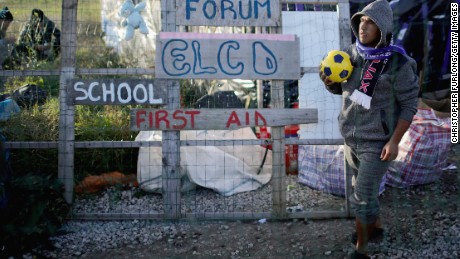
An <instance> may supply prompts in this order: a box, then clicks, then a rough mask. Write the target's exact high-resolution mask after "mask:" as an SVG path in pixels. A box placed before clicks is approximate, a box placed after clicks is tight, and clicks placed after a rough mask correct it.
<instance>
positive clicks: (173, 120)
mask: <svg viewBox="0 0 460 259" xmlns="http://www.w3.org/2000/svg"><path fill="white" fill-rule="evenodd" d="M317 122H318V110H317V109H177V110H162V109H132V110H131V130H133V131H139V130H219V129H238V128H243V127H254V126H284V125H290V124H306V123H317Z"/></svg>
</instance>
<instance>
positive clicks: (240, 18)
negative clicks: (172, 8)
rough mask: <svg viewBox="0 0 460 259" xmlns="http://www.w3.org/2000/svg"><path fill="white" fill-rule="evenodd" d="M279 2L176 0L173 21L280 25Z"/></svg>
mask: <svg viewBox="0 0 460 259" xmlns="http://www.w3.org/2000/svg"><path fill="white" fill-rule="evenodd" d="M184 2H185V3H184ZM280 6H281V5H280V1H279V0H212V1H211V0H185V1H176V23H177V25H204V26H280V25H281V24H280V20H281V10H280Z"/></svg>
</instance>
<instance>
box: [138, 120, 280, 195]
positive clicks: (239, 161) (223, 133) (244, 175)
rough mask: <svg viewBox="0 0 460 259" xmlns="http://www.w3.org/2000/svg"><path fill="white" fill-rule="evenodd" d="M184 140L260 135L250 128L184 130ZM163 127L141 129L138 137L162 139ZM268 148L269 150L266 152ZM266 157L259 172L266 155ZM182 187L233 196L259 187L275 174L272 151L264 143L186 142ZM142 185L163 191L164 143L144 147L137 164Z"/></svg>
mask: <svg viewBox="0 0 460 259" xmlns="http://www.w3.org/2000/svg"><path fill="white" fill-rule="evenodd" d="M180 138H181V140H230V139H257V138H256V136H255V134H254V133H253V131H252V130H251V129H250V128H242V129H238V130H198V131H193V130H189V131H181V133H180ZM161 140H162V134H161V131H141V132H140V133H139V135H138V136H137V137H136V141H161ZM266 152H267V153H266ZM265 153H266V159H265V162H264V163H263V167H262V170H261V171H260V172H259V174H258V170H259V167H260V166H261V164H262V161H263V158H264V155H265ZM180 157H181V159H180V165H181V174H182V191H187V190H189V189H191V188H193V187H194V185H195V184H196V185H199V186H202V187H205V188H210V189H212V190H214V191H216V192H218V193H219V194H222V195H225V196H229V195H233V194H236V193H241V192H246V191H251V190H256V189H258V188H260V187H262V186H263V185H265V184H267V183H268V182H269V181H270V179H271V175H272V153H271V151H270V150H266V149H265V148H264V147H262V146H252V145H233V146H182V147H181V148H180ZM137 180H138V182H139V186H140V187H141V188H142V189H143V190H145V191H148V192H158V193H161V192H162V150H161V147H141V148H140V150H139V159H138V165H137Z"/></svg>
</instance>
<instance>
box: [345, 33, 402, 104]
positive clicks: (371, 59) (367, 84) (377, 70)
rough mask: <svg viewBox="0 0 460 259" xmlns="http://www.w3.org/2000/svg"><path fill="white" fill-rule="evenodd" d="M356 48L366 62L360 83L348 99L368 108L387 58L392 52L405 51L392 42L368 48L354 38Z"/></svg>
mask: <svg viewBox="0 0 460 259" xmlns="http://www.w3.org/2000/svg"><path fill="white" fill-rule="evenodd" d="M356 50H357V51H358V54H359V55H360V56H361V57H362V58H363V59H365V60H366V63H365V65H364V67H363V69H362V71H361V80H360V84H361V85H360V87H359V88H358V89H357V90H354V91H353V94H352V95H351V96H350V99H351V100H352V101H353V102H355V103H357V104H359V105H361V106H363V107H364V108H366V109H367V110H369V109H370V108H371V101H372V96H373V95H374V90H375V86H376V85H377V79H378V78H379V77H380V74H381V73H382V71H383V69H384V68H385V65H386V64H387V62H388V59H389V58H390V57H391V56H392V55H393V52H399V53H401V54H403V55H405V54H406V51H405V50H404V49H403V48H402V47H400V46H397V45H393V44H390V45H389V46H387V47H384V48H370V47H366V46H364V45H362V44H361V43H360V42H359V40H356Z"/></svg>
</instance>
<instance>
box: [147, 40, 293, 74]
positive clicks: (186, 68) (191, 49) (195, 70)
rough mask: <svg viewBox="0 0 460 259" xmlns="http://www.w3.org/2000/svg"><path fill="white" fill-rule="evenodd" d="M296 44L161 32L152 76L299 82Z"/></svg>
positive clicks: (291, 41)
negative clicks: (295, 80) (297, 80)
mask: <svg viewBox="0 0 460 259" xmlns="http://www.w3.org/2000/svg"><path fill="white" fill-rule="evenodd" d="M299 60H300V59H299V41H298V39H297V37H296V36H295V35H285V34H206V33H174V32H162V33H160V36H159V37H158V40H157V51H156V64H155V76H156V77H157V78H176V79H180V78H189V79H192V78H194V79H239V78H243V79H280V80H288V79H299V78H300V61H299Z"/></svg>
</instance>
